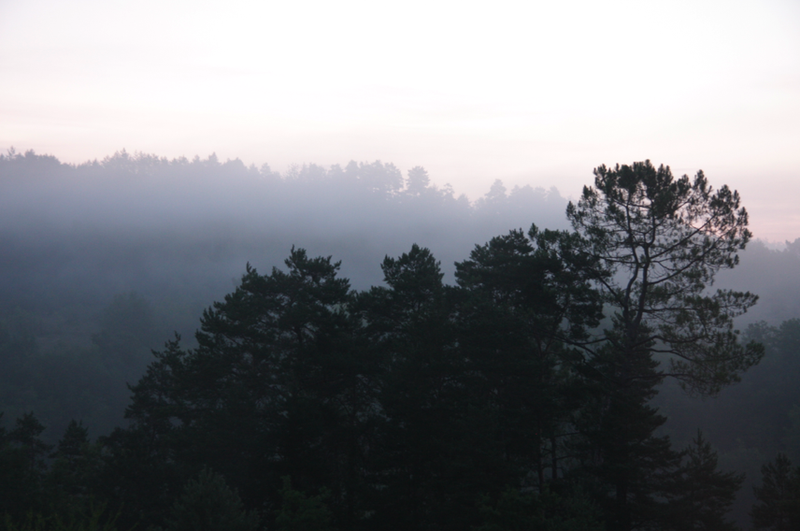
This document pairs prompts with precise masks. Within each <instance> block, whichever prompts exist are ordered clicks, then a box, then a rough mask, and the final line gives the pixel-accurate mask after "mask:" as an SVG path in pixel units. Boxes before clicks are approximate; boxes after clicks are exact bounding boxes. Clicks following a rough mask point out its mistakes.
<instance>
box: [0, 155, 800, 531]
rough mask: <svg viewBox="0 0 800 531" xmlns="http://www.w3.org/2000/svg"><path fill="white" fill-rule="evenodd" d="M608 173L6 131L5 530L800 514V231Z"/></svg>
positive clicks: (716, 188) (722, 198)
mask: <svg viewBox="0 0 800 531" xmlns="http://www.w3.org/2000/svg"><path fill="white" fill-rule="evenodd" d="M588 170H589V169H587V175H589V178H588V179H587V183H586V184H587V188H585V189H584V192H583V194H582V195H580V197H578V198H577V199H573V200H572V201H567V199H565V198H564V197H562V196H561V195H560V194H559V191H558V190H556V189H555V188H553V189H550V190H543V189H534V188H531V187H516V188H514V189H512V190H507V189H506V188H505V187H504V186H503V184H502V183H501V182H500V181H495V183H494V184H493V185H492V187H491V189H490V190H489V191H488V192H487V194H486V195H485V196H483V197H482V198H480V199H478V200H477V201H474V202H470V201H469V200H468V199H467V198H466V197H464V196H460V197H458V196H456V195H455V193H454V191H453V190H452V188H450V187H449V186H445V187H442V188H439V187H436V186H434V185H433V184H432V183H431V181H430V178H429V176H428V174H427V173H426V171H425V170H424V169H423V168H421V167H416V168H413V169H411V170H410V171H408V172H407V175H405V176H404V175H403V174H402V173H401V172H400V171H399V170H398V169H397V168H396V167H395V166H393V165H392V164H384V163H381V162H377V161H376V162H372V163H356V162H351V163H349V164H347V165H346V166H344V167H341V166H332V167H329V168H323V167H320V166H315V165H305V166H298V167H294V168H292V169H290V170H289V171H287V172H284V173H283V174H279V173H277V172H274V171H272V170H271V169H270V168H269V166H267V165H265V166H263V167H261V168H255V167H252V166H251V167H249V168H248V167H246V166H245V165H244V164H242V163H241V162H240V161H238V160H234V161H226V162H220V161H218V160H217V158H216V157H215V156H211V157H209V158H207V159H204V160H201V159H199V158H195V159H194V160H188V159H174V160H167V159H163V158H159V157H156V156H152V155H146V154H134V155H131V154H128V153H126V152H121V153H116V154H115V155H113V156H110V157H107V158H106V159H104V160H102V161H93V162H87V163H85V164H81V165H69V164H62V163H61V162H59V161H58V160H57V159H56V158H55V157H52V156H48V155H37V154H35V153H33V152H30V151H29V152H26V153H16V152H14V151H13V150H12V151H9V153H7V154H5V155H0V274H1V275H2V277H1V278H2V281H1V282H0V412H2V413H3V416H2V418H0V518H2V519H1V520H0V528H5V529H9V530H12V529H13V530H22V529H25V530H33V529H37V530H44V529H70V530H78V529H81V530H83V529H108V530H110V529H120V530H127V529H133V528H135V529H153V530H156V529H169V530H173V529H174V530H178V529H232V530H234V529H242V530H245V529H248V530H250V529H252V530H256V529H276V530H384V529H385V530H392V529H397V530H411V529H430V530H451V529H452V530H464V529H474V530H479V531H490V530H491V531H500V530H523V529H525V530H527V529H532V530H539V529H541V530H548V531H556V530H564V531H566V530H570V531H578V530H613V531H617V530H619V531H623V530H624V531H628V530H633V529H649V530H676V531H677V530H688V529H708V530H711V529H713V530H726V529H731V530H733V529H751V528H754V529H775V530H779V529H780V530H784V529H786V530H796V529H800V386H798V385H797V382H798V381H800V238H798V239H797V240H795V241H794V242H787V243H786V245H785V247H784V248H782V249H781V250H774V249H771V248H769V247H768V246H767V245H766V244H764V243H763V242H761V241H759V240H757V239H752V235H751V234H750V233H749V231H748V229H747V221H748V220H747V214H746V212H745V211H744V208H743V207H746V199H747V198H744V199H743V200H742V201H741V204H740V199H739V197H738V195H737V194H736V193H735V192H733V191H731V190H729V189H727V188H726V187H725V186H724V176H716V175H713V176H709V181H710V182H711V184H713V187H712V186H711V185H710V184H709V181H706V178H705V176H704V175H703V174H702V172H699V173H698V174H697V175H695V176H691V177H680V176H673V175H672V174H671V172H670V171H669V169H668V168H666V167H655V166H653V165H651V164H650V163H649V162H647V163H634V164H632V165H630V166H627V165H624V166H616V167H608V168H607V167H605V166H599V167H598V168H596V169H595V172H594V180H592V176H591V175H590V174H589V173H588ZM756 236H757V235H756ZM740 330H741V333H740V332H739V331H740Z"/></svg>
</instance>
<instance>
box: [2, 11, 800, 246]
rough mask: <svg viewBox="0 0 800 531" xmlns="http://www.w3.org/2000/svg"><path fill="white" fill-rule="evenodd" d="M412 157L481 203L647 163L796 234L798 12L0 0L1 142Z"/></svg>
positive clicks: (399, 161)
mask: <svg viewBox="0 0 800 531" xmlns="http://www.w3.org/2000/svg"><path fill="white" fill-rule="evenodd" d="M12 145H13V146H14V147H15V148H16V149H17V150H18V151H20V150H22V151H24V150H27V149H34V150H35V151H37V152H39V153H50V154H53V155H56V156H57V157H58V158H59V159H61V160H62V161H66V162H82V161H85V160H88V159H94V158H102V157H104V156H106V155H110V154H112V153H113V152H114V151H117V150H121V149H122V148H125V149H127V150H128V151H129V152H135V151H143V152H147V153H154V154H157V155H160V156H166V157H170V158H172V157H176V156H181V155H185V156H187V157H189V158H191V157H193V156H194V155H195V154H198V155H200V156H201V157H203V158H205V157H206V156H207V155H209V154H210V153H211V152H216V154H217V156H218V157H219V158H220V159H222V160H225V159H227V158H237V157H238V158H240V159H241V160H242V161H244V162H245V163H246V164H251V163H254V164H256V165H257V166H260V165H261V164H263V163H265V162H267V163H269V164H270V165H271V166H272V168H273V169H275V170H279V171H283V170H285V169H286V168H287V167H288V166H289V165H291V164H303V163H311V162H313V163H317V164H322V165H329V164H333V163H342V164H344V163H347V162H348V161H349V160H358V161H372V160H376V159H379V160H382V161H384V162H394V163H395V164H396V165H397V166H398V167H399V168H401V169H402V170H404V171H405V170H407V169H409V168H411V167H412V166H416V165H422V166H425V167H426V168H427V169H428V171H429V173H430V174H431V177H432V179H433V180H434V182H436V183H438V184H440V185H441V184H444V183H446V182H449V183H451V184H452V185H453V187H454V189H455V190H456V192H457V193H462V192H463V193H466V194H467V195H468V196H470V197H471V198H473V199H474V198H476V197H478V196H480V195H482V194H483V193H485V192H486V191H488V189H489V186H490V185H491V182H492V181H493V180H494V179H497V178H500V179H503V181H504V182H505V184H506V186H507V187H508V188H512V187H513V186H514V185H523V184H531V185H533V186H543V187H545V188H549V187H550V186H556V187H557V188H558V189H559V190H560V191H561V193H562V195H565V196H569V197H573V198H574V197H577V196H578V194H579V193H580V189H581V187H582V185H584V184H589V183H591V179H592V175H591V170H592V168H593V167H595V166H597V165H599V164H603V163H604V164H607V165H612V164H615V163H631V162H633V161H638V160H644V159H646V158H649V159H651V160H652V161H653V162H654V163H655V164H660V163H665V164H669V165H670V166H671V167H672V168H673V171H674V172H675V173H679V174H682V173H690V174H693V173H694V172H695V171H696V170H697V169H701V168H702V169H703V170H704V171H705V172H706V175H707V176H708V178H709V181H710V182H711V183H712V184H716V185H721V184H729V185H730V186H731V187H732V188H737V189H738V190H739V191H740V192H741V193H742V196H743V198H744V204H745V205H746V206H747V207H748V210H749V211H750V213H751V227H752V229H753V231H754V232H755V233H756V236H757V237H762V238H767V239H770V240H772V241H783V240H784V239H791V240H793V239H795V238H797V237H800V206H799V205H800V0H742V1H737V0H724V1H704V0H692V1H682V0H669V1H663V2H661V1H659V2H657V1H646V0H638V1H612V2H601V1H578V2H568V1H562V2H553V1H547V2H537V1H531V0H529V1H526V2H501V1H495V2H491V3H489V2H469V1H464V0H461V1H445V2H436V1H433V0H427V1H424V2H416V1H408V0H404V1H397V2H381V1H376V0H371V1H363V2H356V1H349V0H338V1H332V0H327V1H300V0H292V1H288V0H284V1H281V2H270V1H261V2H243V1H230V0H229V1H227V2H224V3H223V2H213V3H212V2H201V1H197V0H192V1H169V0H159V1H150V0H137V1H135V2H133V1H131V2H123V1H114V0H102V1H99V0H98V1H94V0H70V1H64V0H57V1H56V0H0V149H2V150H5V149H7V148H8V147H10V146H12Z"/></svg>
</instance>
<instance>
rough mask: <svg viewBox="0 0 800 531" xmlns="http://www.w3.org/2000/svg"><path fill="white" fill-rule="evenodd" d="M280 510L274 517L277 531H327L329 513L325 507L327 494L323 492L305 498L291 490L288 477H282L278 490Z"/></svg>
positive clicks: (328, 528)
mask: <svg viewBox="0 0 800 531" xmlns="http://www.w3.org/2000/svg"><path fill="white" fill-rule="evenodd" d="M280 495H281V508H280V510H279V511H278V514H277V516H276V517H275V528H276V529H277V530H279V531H329V530H331V529H333V527H331V512H330V510H329V509H328V507H327V506H326V505H325V499H326V498H328V496H329V493H328V492H327V491H323V492H322V493H320V494H319V495H317V496H311V497H309V496H306V495H305V494H303V493H302V492H300V491H297V490H294V489H292V482H291V479H290V478H289V476H284V477H283V487H282V488H281V490H280Z"/></svg>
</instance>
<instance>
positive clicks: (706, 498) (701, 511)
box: [668, 431, 744, 531]
mask: <svg viewBox="0 0 800 531" xmlns="http://www.w3.org/2000/svg"><path fill="white" fill-rule="evenodd" d="M681 458H682V463H681V465H680V468H679V470H678V471H677V474H676V478H675V484H674V486H673V493H672V495H673V499H672V503H671V504H670V506H669V513H670V514H669V515H668V516H669V519H670V520H671V526H672V527H671V528H673V529H675V530H676V531H683V530H686V531H689V530H692V529H698V530H705V529H715V530H719V531H724V530H731V531H734V530H736V529H738V527H737V526H735V525H733V524H732V523H731V522H729V521H728V520H727V518H726V514H727V513H728V511H729V510H730V507H731V505H732V504H733V502H734V500H735V499H736V492H737V491H738V490H739V488H740V487H741V484H742V481H744V475H743V474H734V473H732V472H720V471H719V470H717V452H716V451H714V450H713V449H712V448H711V444H710V443H709V442H708V441H707V440H706V439H705V438H704V437H703V434H702V432H700V431H698V432H697V436H696V437H695V438H694V440H693V441H692V443H691V444H690V445H689V446H688V447H687V448H686V449H684V450H683V452H682V453H681Z"/></svg>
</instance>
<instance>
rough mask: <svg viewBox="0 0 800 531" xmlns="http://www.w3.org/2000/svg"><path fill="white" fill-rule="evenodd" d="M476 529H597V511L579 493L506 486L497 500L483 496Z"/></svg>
mask: <svg viewBox="0 0 800 531" xmlns="http://www.w3.org/2000/svg"><path fill="white" fill-rule="evenodd" d="M480 512H481V521H482V524H481V525H480V526H477V527H474V528H473V529H474V530H475V531H529V530H530V531H600V530H602V529H603V524H602V521H601V518H600V511H599V510H598V509H597V507H595V506H594V505H593V504H592V502H591V501H590V500H589V499H587V498H586V497H584V496H583V495H582V494H580V493H571V495H569V496H567V497H563V496H560V495H558V494H556V493H554V492H552V491H550V490H549V489H545V490H544V491H542V492H540V493H538V494H537V493H529V494H522V493H520V492H519V491H518V490H516V489H512V488H507V489H506V490H504V491H503V492H502V494H501V495H500V496H499V498H498V500H497V501H496V503H494V504H491V503H490V500H489V499H488V498H487V497H484V499H483V501H482V503H481V507H480Z"/></svg>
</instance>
